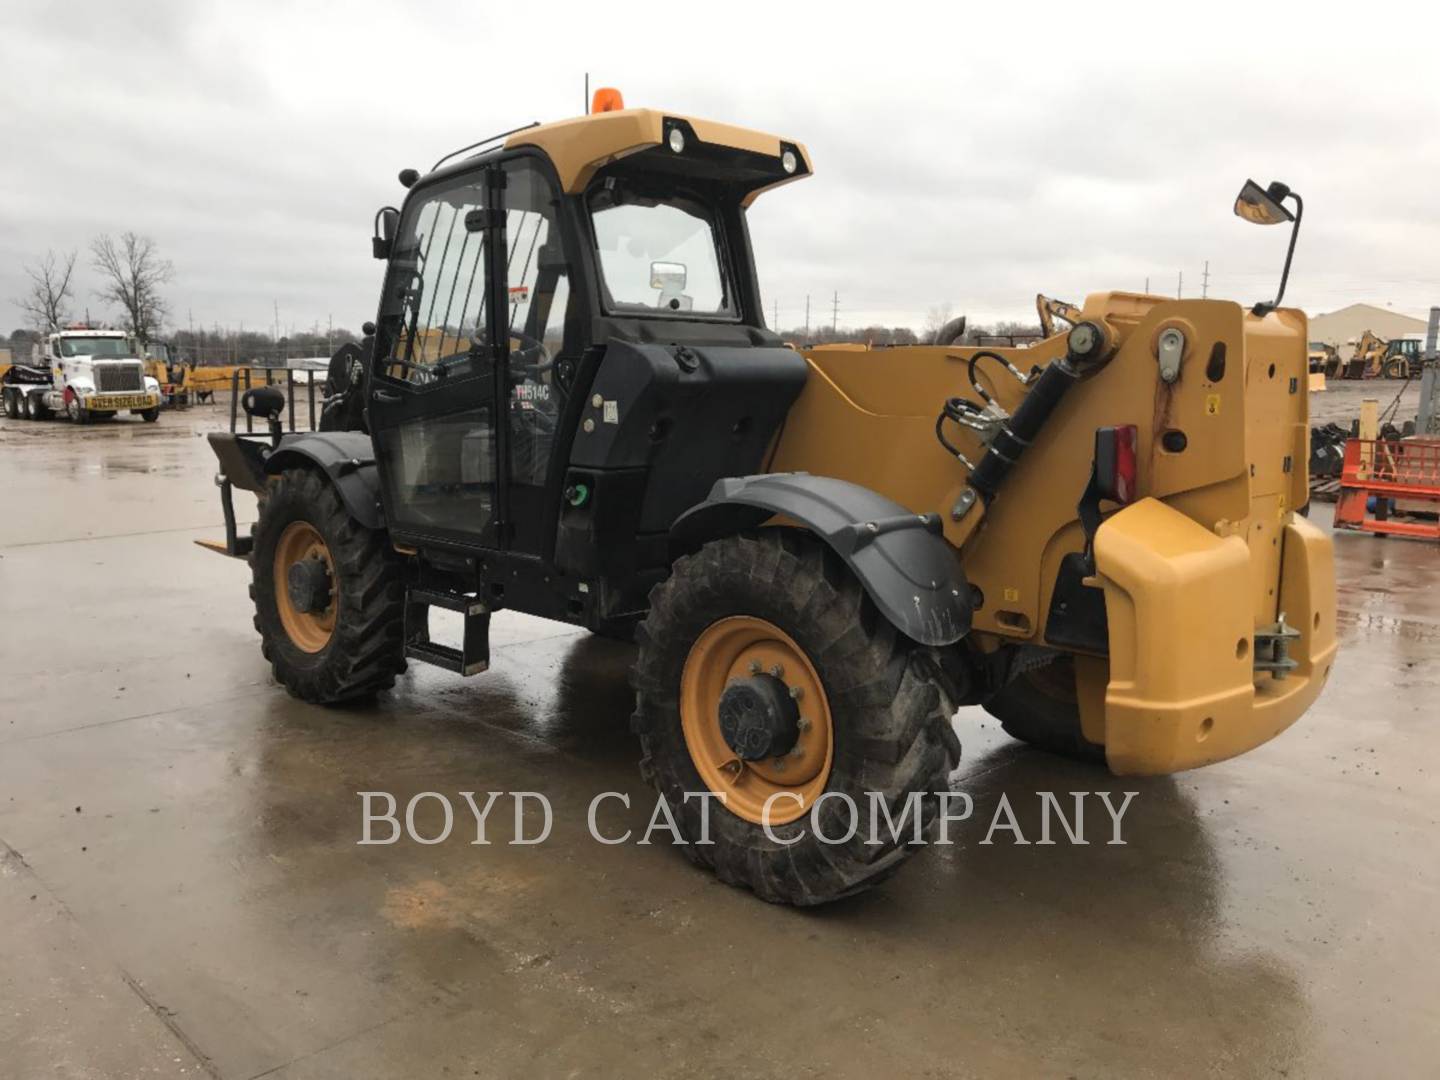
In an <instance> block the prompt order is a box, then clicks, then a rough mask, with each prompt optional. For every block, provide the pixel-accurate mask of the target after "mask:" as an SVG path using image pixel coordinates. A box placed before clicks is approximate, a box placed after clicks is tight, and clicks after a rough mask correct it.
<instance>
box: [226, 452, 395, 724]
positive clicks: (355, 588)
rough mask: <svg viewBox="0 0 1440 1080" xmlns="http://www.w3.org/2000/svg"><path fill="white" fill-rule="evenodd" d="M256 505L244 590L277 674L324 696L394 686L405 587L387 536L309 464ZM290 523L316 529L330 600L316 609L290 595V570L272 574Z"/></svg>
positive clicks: (293, 688) (299, 691)
mask: <svg viewBox="0 0 1440 1080" xmlns="http://www.w3.org/2000/svg"><path fill="white" fill-rule="evenodd" d="M259 513H260V516H259V520H258V521H256V523H255V525H254V526H253V527H252V528H251V531H250V535H251V537H252V538H253V547H252V549H251V553H250V572H251V585H250V599H251V600H252V601H254V604H255V629H256V630H257V631H259V633H260V638H261V641H262V650H263V652H264V654H265V659H267V660H269V661H270V666H271V669H272V670H273V671H274V673H275V679H276V681H277V682H279V683H280V684H281V685H282V686H284V687H285V688H286V689H287V690H289V691H290V692H291V693H292V694H294V695H295V696H296V697H298V698H300V699H302V700H304V701H310V702H316V703H320V704H336V703H339V702H345V701H354V700H356V699H360V698H366V697H369V696H371V695H373V694H375V693H376V692H377V691H380V690H387V689H389V688H390V687H391V686H393V685H394V684H395V676H396V675H398V674H400V673H401V672H402V671H404V670H405V650H404V641H403V638H404V618H405V587H404V584H403V582H402V581H401V578H400V561H399V557H398V556H397V555H396V554H395V551H394V549H393V548H392V547H391V546H390V542H389V538H388V537H387V535H386V534H385V533H384V532H383V531H381V530H377V529H367V528H365V527H364V526H363V525H361V524H360V523H359V522H357V521H355V520H354V519H353V518H352V517H351V516H350V515H349V513H348V512H347V511H346V509H345V504H344V503H343V502H341V500H340V496H339V494H338V493H337V492H336V490H335V487H334V485H333V484H331V483H330V481H329V480H328V479H327V478H326V477H324V476H322V475H321V474H320V473H318V472H316V471H314V470H312V469H304V468H298V469H287V470H285V471H284V472H283V473H281V474H280V476H279V478H278V479H276V480H275V481H274V482H272V483H271V485H270V486H269V488H268V490H267V491H266V493H265V497H264V498H263V499H262V500H261V502H260V512H259ZM296 530H299V531H300V532H303V533H305V534H307V535H311V536H314V537H316V538H317V541H316V544H317V545H318V547H319V548H320V549H323V551H324V554H325V557H326V558H325V561H326V563H327V565H328V567H329V574H328V575H327V580H328V582H329V585H328V590H327V591H328V594H329V596H330V597H331V598H332V600H331V606H330V607H328V608H327V609H326V610H325V611H323V612H319V613H317V614H314V615H313V616H312V615H309V614H306V613H303V612H301V611H300V610H299V609H298V608H297V606H296V604H295V602H294V601H293V599H291V597H292V596H293V594H292V593H291V592H290V591H289V585H288V581H287V576H286V575H288V571H287V569H286V568H285V567H278V569H280V570H281V571H282V576H281V577H280V579H279V580H278V581H277V577H276V572H277V551H279V550H280V548H281V545H282V543H284V544H286V545H289V544H290V541H289V540H288V539H287V537H292V536H294V535H295V534H296ZM312 546H315V545H312ZM287 550H288V547H287ZM284 557H285V556H284V555H282V556H281V559H282V560H283V559H284ZM282 608H283V609H284V614H283V615H282ZM287 619H288V620H289V622H288V624H287ZM327 624H328V625H327Z"/></svg>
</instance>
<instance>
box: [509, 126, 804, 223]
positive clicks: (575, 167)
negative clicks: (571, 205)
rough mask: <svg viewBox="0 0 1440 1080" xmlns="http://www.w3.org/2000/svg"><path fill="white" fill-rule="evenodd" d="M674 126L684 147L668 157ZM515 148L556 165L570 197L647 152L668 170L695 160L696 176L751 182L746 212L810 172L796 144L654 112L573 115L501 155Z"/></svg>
mask: <svg viewBox="0 0 1440 1080" xmlns="http://www.w3.org/2000/svg"><path fill="white" fill-rule="evenodd" d="M676 127H678V128H680V130H681V132H682V133H683V134H684V137H685V142H684V146H685V148H684V149H683V150H681V151H680V152H679V153H672V152H671V151H670V149H669V144H668V141H667V140H668V139H669V137H670V132H671V130H672V129H674V128H676ZM521 146H534V147H537V148H538V149H539V150H541V151H543V152H544V153H545V155H546V156H547V157H549V159H550V161H551V163H552V164H553V165H554V166H555V172H556V173H557V174H558V176H559V178H560V184H561V186H562V187H563V188H564V189H565V191H566V193H567V194H571V195H574V194H578V193H580V192H582V191H584V190H585V187H586V186H587V185H588V184H589V183H590V180H591V179H592V178H593V177H594V175H595V173H596V172H598V171H599V170H600V169H601V168H603V167H604V166H606V165H609V164H610V163H611V162H614V161H619V160H621V159H623V158H627V157H630V156H631V155H634V154H639V153H643V152H645V151H657V161H659V160H664V161H665V162H666V164H667V165H669V166H670V167H671V169H672V170H673V168H674V167H675V166H676V165H688V164H690V163H692V162H693V163H694V171H696V172H709V173H713V174H714V175H717V176H721V175H723V176H725V177H727V178H729V179H732V180H737V181H739V182H740V183H742V184H745V183H748V184H750V185H751V186H750V188H749V191H748V193H747V194H746V197H745V200H744V202H745V205H747V206H748V205H749V204H750V203H751V202H752V201H753V200H754V198H755V197H756V196H757V195H759V194H760V192H762V191H765V190H768V189H769V188H772V187H777V186H779V185H780V184H784V183H788V182H789V181H791V180H799V179H801V178H802V177H805V176H809V175H810V172H811V168H810V155H809V154H808V153H807V152H806V150H805V147H804V146H803V145H802V144H800V143H797V142H793V141H791V140H789V139H782V138H781V137H780V136H778V135H767V134H765V133H764V132H761V131H752V130H750V129H749V128H742V127H735V126H734V125H733V124H721V123H717V122H716V121H714V120H701V119H697V118H695V117H690V116H682V115H681V114H679V113H667V112H662V111H660V110H658V109H616V110H612V111H609V112H597V113H592V114H590V115H589V116H577V117H575V118H574V119H571V120H560V121H557V122H555V123H553V124H540V125H537V126H536V127H530V128H525V129H524V130H522V131H518V132H516V133H515V134H513V135H511V136H510V137H509V138H507V139H506V140H505V149H507V150H511V149H514V148H516V147H521ZM786 150H790V151H793V152H794V154H795V156H796V159H797V165H798V167H797V168H796V169H795V171H794V172H793V173H787V172H786V171H785V169H784V167H783V164H782V162H783V155H784V153H785V151H786ZM667 171H670V170H667Z"/></svg>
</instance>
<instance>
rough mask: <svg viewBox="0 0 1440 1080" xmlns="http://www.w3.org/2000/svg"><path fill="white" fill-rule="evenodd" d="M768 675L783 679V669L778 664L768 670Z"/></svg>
mask: <svg viewBox="0 0 1440 1080" xmlns="http://www.w3.org/2000/svg"><path fill="white" fill-rule="evenodd" d="M770 674H771V675H773V676H775V678H777V679H783V678H784V677H785V669H784V668H783V667H781V666H780V665H779V664H775V665H774V666H772V667H771V668H770Z"/></svg>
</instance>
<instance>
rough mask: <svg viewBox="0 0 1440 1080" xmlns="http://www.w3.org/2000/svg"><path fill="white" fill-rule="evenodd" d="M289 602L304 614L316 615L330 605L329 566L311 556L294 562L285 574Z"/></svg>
mask: <svg viewBox="0 0 1440 1080" xmlns="http://www.w3.org/2000/svg"><path fill="white" fill-rule="evenodd" d="M285 583H286V586H287V587H288V588H289V590H290V603H292V604H294V605H295V610H296V611H299V612H301V613H303V614H305V615H316V614H319V613H320V612H322V611H324V610H325V609H326V608H328V607H329V606H330V568H329V567H327V566H326V565H325V563H324V562H323V561H322V560H321V559H319V558H318V557H315V556H312V557H310V558H308V559H302V560H300V561H299V562H297V563H294V564H293V565H292V566H291V567H290V570H289V571H288V573H287V574H286V575H285Z"/></svg>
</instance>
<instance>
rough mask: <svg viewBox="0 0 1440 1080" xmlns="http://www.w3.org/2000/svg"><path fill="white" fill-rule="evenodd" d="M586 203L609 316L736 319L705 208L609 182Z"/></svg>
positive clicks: (685, 200)
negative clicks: (676, 314) (688, 315)
mask: <svg viewBox="0 0 1440 1080" xmlns="http://www.w3.org/2000/svg"><path fill="white" fill-rule="evenodd" d="M589 202H590V220H591V222H592V223H593V225H594V229H595V246H596V248H597V249H598V250H599V254H600V273H601V276H602V277H603V278H604V286H605V300H606V306H607V307H608V308H609V309H610V310H611V311H636V312H654V313H655V314H661V313H666V312H680V311H683V312H688V313H691V314H698V315H733V314H734V308H733V306H732V301H731V297H730V290H729V289H728V288H727V287H726V279H725V274H724V270H723V263H722V261H721V257H720V247H719V244H718V242H717V239H716V229H715V221H714V216H713V215H712V213H711V212H710V210H709V208H708V207H705V206H703V205H702V204H700V203H698V202H695V201H692V200H689V199H684V198H664V199H662V198H657V197H651V196H648V195H645V194H642V193H639V192H637V191H633V190H629V189H627V188H626V187H625V186H623V185H622V184H616V183H615V182H614V181H613V180H612V181H607V183H606V185H605V186H604V187H601V188H599V189H597V190H596V191H594V192H592V193H591V195H590V200H589Z"/></svg>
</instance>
